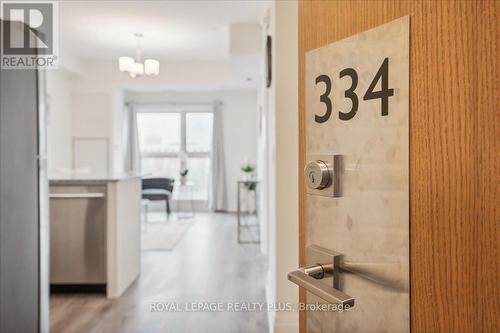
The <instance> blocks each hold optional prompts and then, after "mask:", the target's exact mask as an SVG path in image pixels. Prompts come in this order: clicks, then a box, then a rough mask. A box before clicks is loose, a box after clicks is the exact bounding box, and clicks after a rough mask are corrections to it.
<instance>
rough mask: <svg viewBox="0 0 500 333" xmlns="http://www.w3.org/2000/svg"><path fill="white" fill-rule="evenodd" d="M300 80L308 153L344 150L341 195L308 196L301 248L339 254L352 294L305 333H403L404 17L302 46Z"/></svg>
mask: <svg viewBox="0 0 500 333" xmlns="http://www.w3.org/2000/svg"><path fill="white" fill-rule="evenodd" d="M305 80H306V82H305V86H306V96H305V97H306V154H307V155H311V154H330V155H333V154H340V155H342V156H343V166H342V170H341V175H340V179H341V182H342V196H341V197H326V196H318V195H312V194H308V195H307V196H306V216H307V240H306V243H307V244H306V245H307V246H310V245H318V246H321V247H324V248H327V249H330V250H333V251H336V252H339V253H342V254H343V255H344V264H343V265H344V266H345V268H346V270H345V271H342V273H340V289H341V290H342V291H343V292H345V293H346V294H348V295H350V296H352V297H354V298H355V306H354V308H352V309H350V310H349V311H345V312H342V313H340V312H324V311H323V312H322V311H309V312H308V313H307V327H308V331H309V332H343V333H345V332H382V331H383V332H398V333H399V332H409V329H410V312H409V139H408V137H409V17H403V18H400V19H397V20H395V21H392V22H390V23H387V24H385V25H382V26H379V27H376V28H374V29H371V30H368V31H365V32H362V33H359V34H357V35H354V36H352V37H349V38H347V39H344V40H341V41H338V42H335V43H333V44H330V45H326V46H323V47H321V48H318V49H315V50H312V51H309V52H307V53H306V75H305ZM384 95H385V97H384ZM349 269H351V270H352V271H351V272H349ZM359 272H363V274H361V273H359ZM307 301H308V303H316V302H319V303H321V302H322V300H321V299H319V298H317V297H316V296H314V295H313V294H311V293H308V294H307Z"/></svg>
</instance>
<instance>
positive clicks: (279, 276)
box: [266, 1, 299, 333]
mask: <svg viewBox="0 0 500 333" xmlns="http://www.w3.org/2000/svg"><path fill="white" fill-rule="evenodd" d="M269 32H270V34H271V35H272V36H273V81H274V82H273V84H272V86H271V88H270V89H269V91H268V94H269V96H268V106H269V108H270V118H271V121H272V120H273V119H274V124H275V133H273V134H274V141H273V139H272V138H270V140H269V142H270V143H271V145H270V147H271V150H272V148H273V146H274V145H273V143H274V144H275V151H271V155H270V158H269V160H268V165H269V170H270V172H271V173H272V172H273V170H279V172H277V173H275V180H276V181H275V183H274V184H272V183H271V184H270V187H271V188H270V191H269V193H270V198H269V200H270V212H269V229H268V233H269V235H268V237H269V251H268V252H269V278H268V285H267V288H266V292H267V299H268V302H290V303H293V304H297V303H298V288H297V287H296V286H295V285H294V284H292V283H291V282H289V281H288V279H287V273H288V272H290V271H292V270H295V269H297V267H298V262H299V261H298V252H299V249H298V239H299V234H298V199H299V198H298V186H299V184H298V175H299V174H298V172H299V170H298V169H299V167H298V150H299V146H298V70H299V68H298V6H297V2H296V1H275V2H274V3H273V6H272V8H271V11H270V25H269ZM273 117H274V118H273ZM271 129H273V126H272V125H271ZM270 179H273V178H270ZM273 187H274V189H273ZM274 191H275V192H274ZM273 199H274V200H273ZM273 207H275V210H273ZM269 321H270V322H269V326H270V328H271V332H286V333H293V332H298V327H299V325H298V324H299V322H298V312H277V313H275V314H270V316H269Z"/></svg>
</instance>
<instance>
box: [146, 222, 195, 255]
mask: <svg viewBox="0 0 500 333" xmlns="http://www.w3.org/2000/svg"><path fill="white" fill-rule="evenodd" d="M192 224H193V219H179V220H171V221H168V222H150V223H148V224H147V226H145V227H143V230H142V231H141V249H142V250H143V251H172V250H173V249H174V247H175V245H176V244H177V243H178V242H179V241H180V240H181V239H182V237H183V236H184V235H185V234H186V232H187V231H188V229H189V227H190V226H191V225H192Z"/></svg>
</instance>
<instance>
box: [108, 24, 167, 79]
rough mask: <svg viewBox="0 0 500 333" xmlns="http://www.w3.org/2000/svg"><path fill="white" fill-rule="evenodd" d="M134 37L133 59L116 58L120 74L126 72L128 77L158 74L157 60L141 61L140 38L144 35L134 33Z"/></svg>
mask: <svg viewBox="0 0 500 333" xmlns="http://www.w3.org/2000/svg"><path fill="white" fill-rule="evenodd" d="M134 36H135V37H136V38H137V49H136V50H135V57H127V56H123V57H120V58H118V68H119V69H120V72H128V73H129V75H130V77H137V76H142V75H158V74H160V62H159V61H158V60H156V59H145V60H144V61H142V48H141V38H142V37H144V35H143V34H141V33H136V34H134Z"/></svg>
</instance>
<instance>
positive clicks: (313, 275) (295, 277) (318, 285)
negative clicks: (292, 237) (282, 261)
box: [288, 245, 354, 307]
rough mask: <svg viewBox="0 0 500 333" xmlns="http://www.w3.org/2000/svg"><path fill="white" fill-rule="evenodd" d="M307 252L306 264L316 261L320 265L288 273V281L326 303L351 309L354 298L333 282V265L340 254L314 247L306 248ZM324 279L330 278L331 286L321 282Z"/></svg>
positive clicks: (336, 282)
mask: <svg viewBox="0 0 500 333" xmlns="http://www.w3.org/2000/svg"><path fill="white" fill-rule="evenodd" d="M307 251H308V253H307V259H306V261H307V262H311V261H312V262H314V261H315V260H317V261H316V262H322V263H321V264H313V265H310V266H306V267H300V268H299V269H298V270H296V271H293V272H290V273H288V280H290V281H291V282H293V283H295V284H297V285H298V286H299V287H302V288H305V289H306V290H307V291H309V292H311V293H313V294H314V295H316V296H318V297H320V298H322V299H323V300H325V301H327V302H328V303H332V304H341V305H342V306H346V305H349V306H350V307H353V306H354V298H353V297H351V296H349V295H347V294H345V293H344V292H342V291H341V290H339V289H337V288H336V287H337V285H336V284H338V281H335V275H336V274H334V273H335V269H336V268H335V264H336V263H337V264H338V261H339V259H340V254H338V253H335V252H333V251H330V250H327V249H324V248H321V247H319V246H314V245H313V246H310V247H308V249H307ZM325 259H326V260H325ZM325 277H332V284H331V285H328V284H326V283H324V282H322V281H321V280H323V279H324V278H325Z"/></svg>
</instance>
